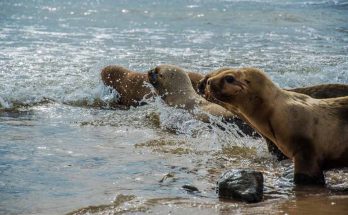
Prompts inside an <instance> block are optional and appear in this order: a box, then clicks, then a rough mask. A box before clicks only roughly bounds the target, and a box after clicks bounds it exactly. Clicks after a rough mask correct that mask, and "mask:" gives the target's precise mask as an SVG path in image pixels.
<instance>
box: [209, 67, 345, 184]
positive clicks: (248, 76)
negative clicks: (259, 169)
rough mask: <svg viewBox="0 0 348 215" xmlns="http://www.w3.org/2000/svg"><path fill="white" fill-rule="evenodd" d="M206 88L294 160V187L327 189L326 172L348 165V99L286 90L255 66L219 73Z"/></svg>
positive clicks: (212, 77)
mask: <svg viewBox="0 0 348 215" xmlns="http://www.w3.org/2000/svg"><path fill="white" fill-rule="evenodd" d="M206 88H207V91H208V92H207V93H208V94H209V96H211V97H213V98H214V99H215V100H217V101H220V104H222V105H223V106H224V107H225V108H226V109H229V110H230V109H231V110H233V111H236V110H237V111H238V112H239V114H241V115H242V116H243V117H244V118H246V119H247V120H248V122H249V123H250V124H251V125H252V126H253V127H254V128H255V129H256V130H257V131H259V132H260V133H261V134H262V135H264V136H265V137H267V138H268V139H270V140H271V141H272V142H273V143H275V144H276V145H277V146H278V148H279V149H280V150H281V151H282V152H283V153H284V154H285V155H286V156H288V157H290V158H292V159H293V161H294V165H295V174H294V182H295V184H311V185H313V184H317V185H323V184H325V179H324V175H323V170H326V169H331V168H338V167H346V166H348V96H345V97H338V98H330V99H315V98H312V97H310V96H308V95H305V94H301V93H297V92H291V91H287V90H284V89H281V88H279V87H278V86H277V85H275V84H274V83H273V82H272V81H271V80H270V79H269V78H268V76H267V75H266V74H265V73H264V72H262V71H261V70H259V69H256V68H241V69H230V70H226V71H223V72H220V73H219V74H215V75H214V76H211V77H210V78H209V79H208V80H207V87H206Z"/></svg>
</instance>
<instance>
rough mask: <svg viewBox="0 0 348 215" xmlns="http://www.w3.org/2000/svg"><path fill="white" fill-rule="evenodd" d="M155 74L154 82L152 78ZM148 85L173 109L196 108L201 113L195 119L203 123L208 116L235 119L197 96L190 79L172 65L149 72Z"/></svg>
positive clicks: (207, 119)
mask: <svg viewBox="0 0 348 215" xmlns="http://www.w3.org/2000/svg"><path fill="white" fill-rule="evenodd" d="M153 73H156V74H155V76H156V77H157V78H156V80H155V79H154V78H152V76H153ZM149 80H150V83H151V84H153V85H154V87H155V88H156V89H157V91H158V93H159V95H160V96H162V98H163V99H164V101H165V102H166V103H167V104H168V105H170V106H174V107H179V108H183V109H186V110H189V111H193V110H194V108H196V107H197V108H198V109H199V110H200V111H202V113H196V114H195V115H196V117H197V118H198V119H199V120H202V121H204V122H209V115H207V114H206V113H208V114H211V115H213V116H218V117H219V116H222V117H223V118H225V119H230V118H235V115H234V114H232V113H231V112H230V111H228V110H226V109H225V108H223V107H221V106H220V105H217V104H214V103H211V102H209V101H207V100H206V99H204V98H203V97H201V96H200V95H198V94H197V92H196V91H195V90H194V88H193V86H192V85H191V84H190V78H189V76H188V75H187V74H186V72H185V71H184V70H183V69H181V68H179V67H177V66H174V65H160V66H157V67H156V68H155V69H153V70H151V71H149Z"/></svg>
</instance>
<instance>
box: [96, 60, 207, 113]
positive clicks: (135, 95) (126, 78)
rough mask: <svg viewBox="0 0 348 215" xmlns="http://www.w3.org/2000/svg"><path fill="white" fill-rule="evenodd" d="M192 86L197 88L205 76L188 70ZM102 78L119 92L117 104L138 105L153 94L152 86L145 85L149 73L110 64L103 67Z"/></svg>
mask: <svg viewBox="0 0 348 215" xmlns="http://www.w3.org/2000/svg"><path fill="white" fill-rule="evenodd" d="M188 76H189V77H190V80H191V83H192V86H194V88H195V89H197V85H198V82H199V81H200V80H201V79H202V78H203V77H204V76H203V75H201V74H199V73H195V72H188ZM101 78H102V81H103V83H104V84H105V85H107V86H110V87H112V88H113V89H115V90H116V91H117V92H118V94H119V96H120V97H119V100H118V101H117V105H124V106H138V105H142V104H144V102H143V100H144V98H146V99H147V98H150V97H152V96H153V93H152V92H151V90H150V88H149V87H147V86H146V85H144V83H147V82H148V81H149V80H148V78H147V73H140V72H135V71H131V70H129V69H126V68H124V67H121V66H117V65H110V66H107V67H105V68H103V69H102V71H101Z"/></svg>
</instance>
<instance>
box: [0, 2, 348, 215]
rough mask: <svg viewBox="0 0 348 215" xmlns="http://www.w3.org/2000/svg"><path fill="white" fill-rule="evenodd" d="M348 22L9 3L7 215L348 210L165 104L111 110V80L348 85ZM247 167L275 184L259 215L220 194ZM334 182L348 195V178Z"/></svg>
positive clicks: (5, 45) (167, 6)
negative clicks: (234, 74)
mask: <svg viewBox="0 0 348 215" xmlns="http://www.w3.org/2000/svg"><path fill="white" fill-rule="evenodd" d="M347 20H348V2H347V1H343V0H338V1H295V0H293V1H292V0H284V1H283V0H282V1H276V0H265V1H261V0H250V1H244V0H226V1H213V0H192V1H189V0H187V1H183V0H182V1H160V0H149V1H148V0H145V1H138V0H135V1H126V0H119V1H111V0H109V1H101V0H100V1H97V0H95V1H80V0H78V1H53V0H51V1H38V0H37V1H34V0H28V1H15V0H14V1H0V213H1V214H62V213H67V212H70V211H73V210H75V209H78V208H82V207H87V206H90V205H103V204H109V203H110V202H111V201H113V200H114V199H117V197H120V196H122V195H127V196H132V198H131V199H132V200H129V203H127V204H126V203H124V204H121V205H118V206H117V207H116V209H111V208H110V207H106V208H104V209H103V210H105V213H108V212H110V213H112V212H119V211H125V212H129V213H131V212H132V210H133V212H134V211H137V212H139V213H141V211H142V210H143V208H145V209H144V210H145V211H151V210H152V212H153V213H161V212H163V211H166V212H168V211H171V212H172V213H174V214H175V213H177V214H178V213H193V214H195V213H196V214H198V213H200V214H202V213H204V214H209V213H218V212H220V213H223V211H230V212H238V211H240V212H241V213H243V212H246V213H247V212H253V211H254V212H255V211H258V210H260V208H261V209H262V210H264V211H266V212H270V213H271V212H272V213H282V212H293V211H295V212H296V210H298V211H300V212H306V213H314V212H316V211H315V207H311V204H310V203H311V202H320V204H321V205H324V206H323V208H325V205H327V207H328V208H329V209H330V207H331V206H332V208H331V209H330V210H331V211H335V210H336V212H337V213H339V212H343V211H346V210H347V208H346V206H345V205H347V203H348V200H347V198H346V196H345V195H343V196H342V195H338V194H336V193H334V194H332V193H331V192H329V191H327V190H320V191H317V190H315V191H310V192H308V193H306V192H301V191H296V190H293V187H292V185H291V182H289V180H290V179H291V177H289V176H287V175H288V174H287V173H288V172H291V168H292V166H291V164H290V163H289V162H284V163H278V162H275V161H274V159H273V158H272V157H271V156H270V155H268V153H267V151H266V150H265V146H264V142H263V141H261V140H253V139H248V138H238V137H235V136H234V135H233V134H234V130H233V127H230V128H228V129H227V131H226V132H222V131H221V130H219V129H218V128H213V129H210V128H208V126H207V125H205V124H203V123H200V122H197V121H195V120H193V119H192V118H190V116H188V115H187V114H186V115H185V113H182V111H179V110H173V109H171V108H169V107H166V106H165V105H164V104H162V103H161V102H160V101H159V100H156V101H154V102H152V103H151V104H150V105H148V106H143V107H140V108H133V109H130V110H113V109H110V108H108V106H107V104H108V102H110V99H111V100H112V95H110V94H109V91H108V90H107V89H105V87H103V85H102V84H101V81H100V77H99V72H100V69H101V68H103V67H104V66H106V65H109V64H119V65H123V66H125V67H128V68H130V69H133V70H136V71H139V72H144V71H147V70H149V69H150V68H152V67H153V66H155V65H158V64H161V63H169V64H176V65H179V66H181V67H183V68H185V69H187V70H192V71H197V72H201V73H203V74H205V73H207V72H209V71H211V70H213V69H216V68H219V67H223V66H229V67H240V66H255V67H260V68H262V69H264V70H265V71H266V72H268V73H269V74H270V76H271V77H272V79H273V80H274V81H275V82H277V83H278V84H279V85H280V86H282V87H299V86H307V85H311V84H319V83H346V84H347V83H348V22H347ZM100 104H103V105H100ZM153 114H155V115H156V114H157V115H159V116H160V124H159V125H158V122H157V121H156V120H153V118H152V117H151V116H152V115H153ZM173 129H174V130H175V131H176V133H175V132H174V133H173ZM156 141H157V142H156ZM236 147H237V148H236ZM240 166H243V167H246V166H248V167H251V168H256V169H259V170H262V171H264V172H265V177H266V190H265V202H263V203H262V204H261V205H258V206H257V207H256V209H255V207H253V206H248V205H244V204H239V203H235V202H234V203H226V202H222V201H219V200H218V199H217V196H216V194H215V191H214V187H215V182H216V179H217V178H218V176H219V174H220V173H221V172H223V171H224V170H226V169H228V168H232V167H240ZM169 172H173V173H174V175H175V177H174V179H168V180H167V181H166V182H165V183H160V182H159V181H160V180H161V178H162V177H163V176H164V175H165V174H167V173H169ZM328 179H329V181H330V183H331V184H332V185H333V186H343V187H344V186H347V180H346V179H347V172H346V171H344V170H342V171H336V172H335V171H334V172H331V173H328ZM184 184H193V185H195V186H197V187H198V188H199V189H200V190H201V193H200V194H199V195H196V194H190V193H187V192H186V191H185V190H183V189H181V186H182V185H184ZM304 193H305V194H304ZM133 197H134V198H133ZM155 200H156V201H155ZM284 202H285V203H284ZM332 202H333V204H332ZM313 204H314V203H313ZM284 205H285V206H284ZM289 205H290V206H289ZM301 205H302V206H303V207H301ZM323 210H324V209H323Z"/></svg>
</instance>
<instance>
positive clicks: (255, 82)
mask: <svg viewBox="0 0 348 215" xmlns="http://www.w3.org/2000/svg"><path fill="white" fill-rule="evenodd" d="M267 84H269V85H273V84H272V82H271V81H269V79H268V78H267V76H266V75H265V73H263V72H262V71H261V70H259V69H256V68H241V69H228V70H224V71H222V72H219V73H217V74H214V75H213V76H211V77H210V78H208V79H207V81H206V87H205V88H206V91H207V92H206V94H208V96H209V97H212V98H214V99H216V100H218V101H221V102H223V103H228V104H231V105H235V106H238V105H239V104H241V103H245V102H249V103H250V105H251V103H260V102H262V100H263V99H264V98H265V97H266V96H265V93H267V90H265V89H266V87H267ZM247 105H248V104H247Z"/></svg>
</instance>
